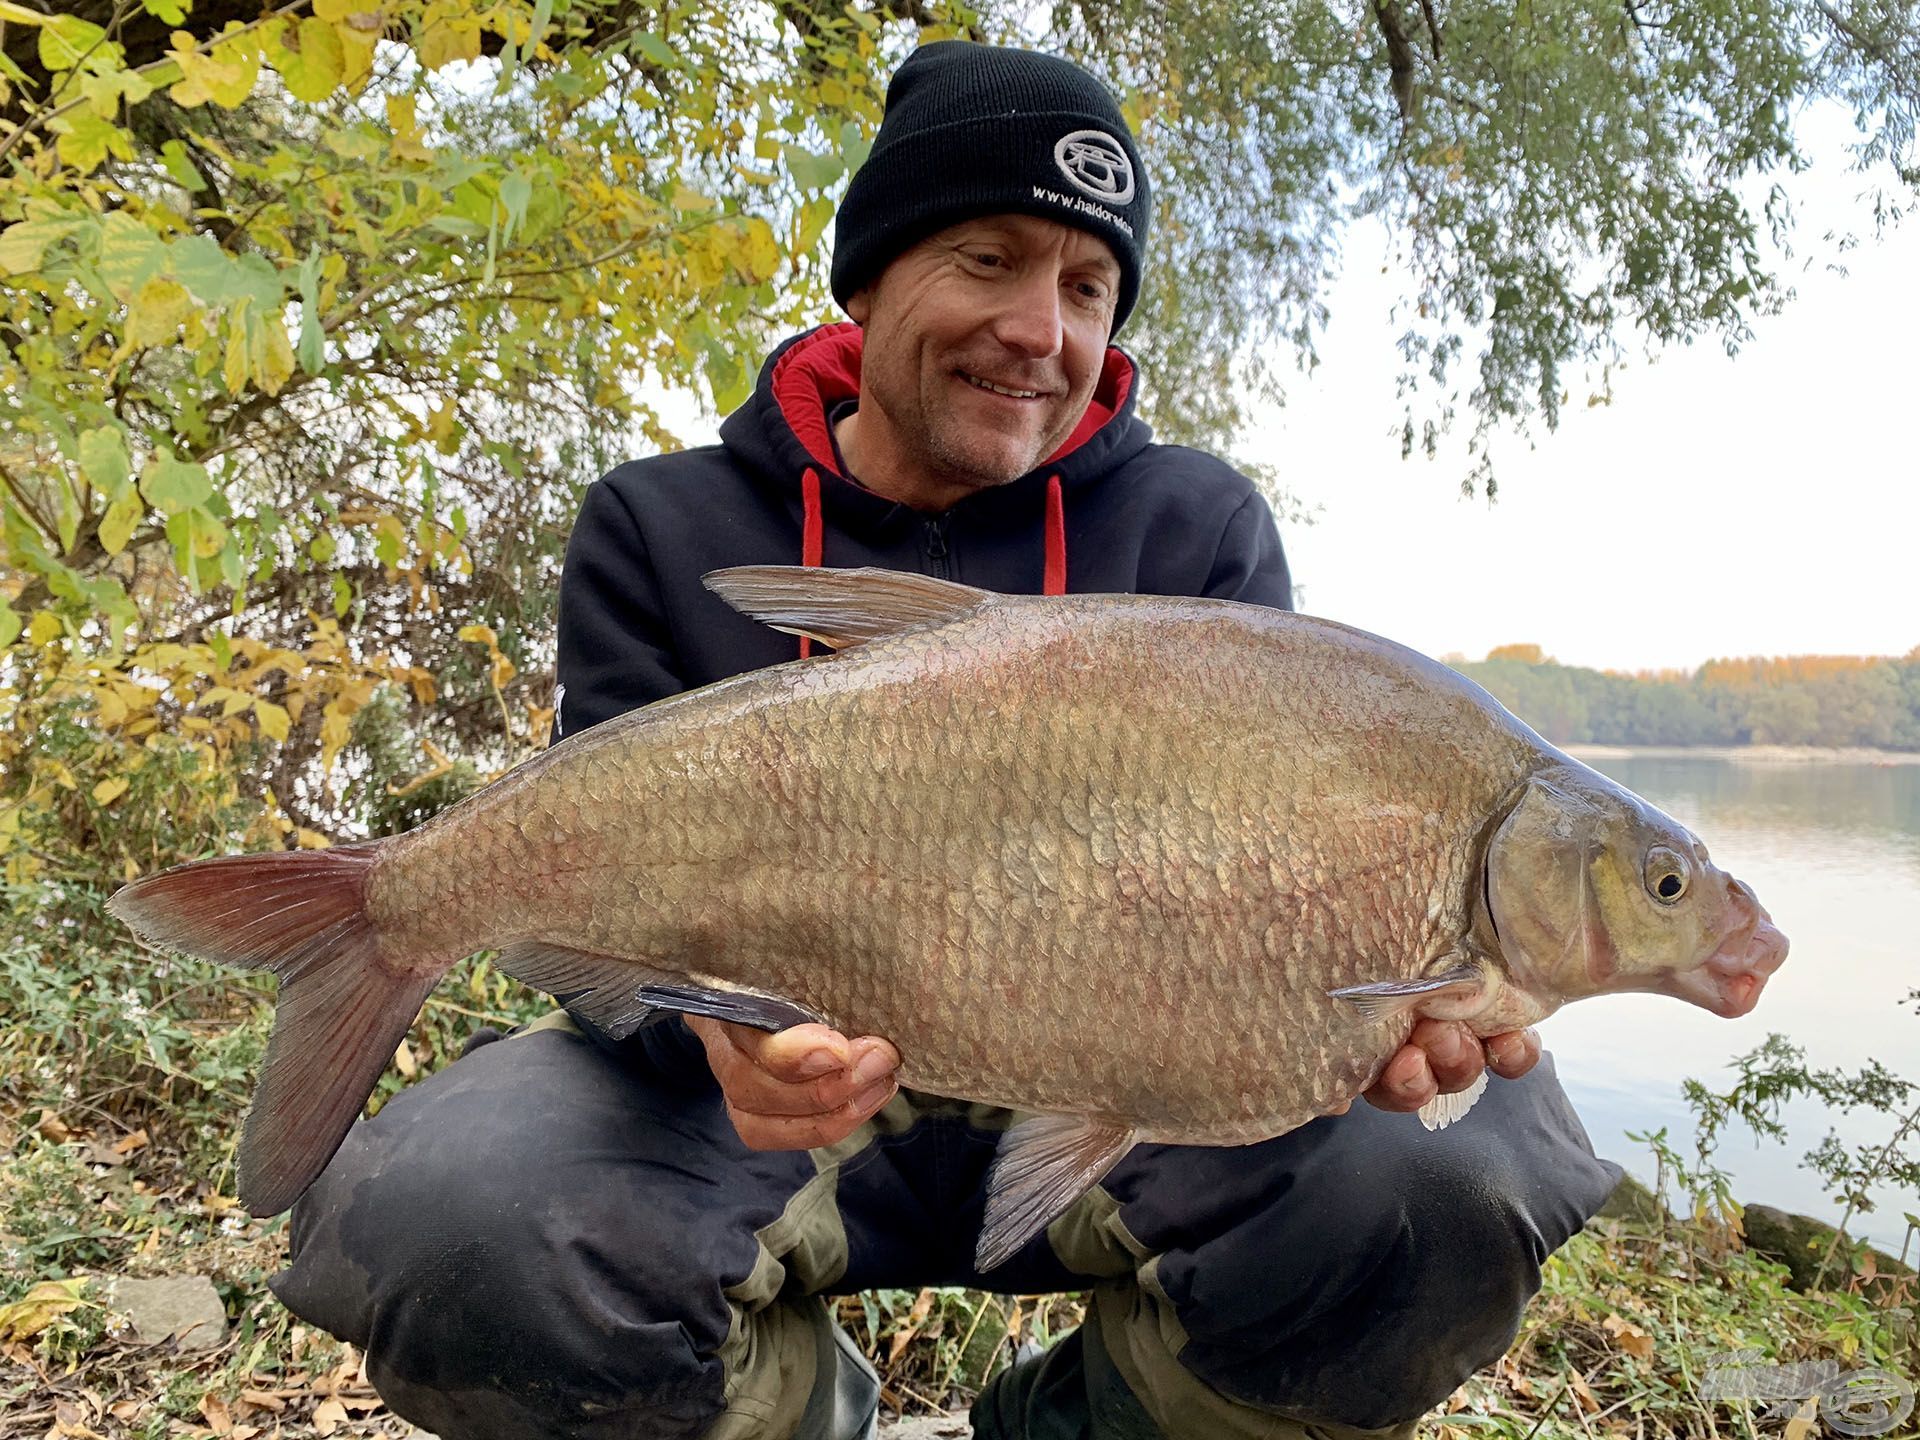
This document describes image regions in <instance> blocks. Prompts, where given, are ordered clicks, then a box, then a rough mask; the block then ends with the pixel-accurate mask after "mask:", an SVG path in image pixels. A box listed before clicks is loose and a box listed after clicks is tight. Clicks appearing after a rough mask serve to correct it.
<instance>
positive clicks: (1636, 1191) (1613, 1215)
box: [1597, 1173, 1666, 1225]
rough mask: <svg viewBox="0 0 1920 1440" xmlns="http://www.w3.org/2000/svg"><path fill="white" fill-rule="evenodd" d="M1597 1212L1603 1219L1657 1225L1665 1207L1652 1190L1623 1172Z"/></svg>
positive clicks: (1664, 1211)
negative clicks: (1605, 1201)
mask: <svg viewBox="0 0 1920 1440" xmlns="http://www.w3.org/2000/svg"><path fill="white" fill-rule="evenodd" d="M1597 1214H1598V1216H1599V1218H1601V1219H1603V1220H1630V1221H1633V1222H1635V1223H1636V1224H1640V1225H1658V1224H1659V1223H1660V1221H1661V1220H1662V1218H1663V1217H1664V1216H1665V1214H1666V1207H1665V1206H1664V1205H1662V1204H1661V1203H1660V1201H1659V1200H1658V1199H1657V1198H1656V1197H1655V1195H1654V1193H1653V1191H1651V1190H1649V1189H1648V1188H1647V1187H1646V1186H1645V1185H1642V1184H1641V1183H1640V1182H1639V1181H1638V1180H1636V1179H1635V1178H1634V1177H1633V1176H1632V1175H1630V1174H1624V1173H1623V1174H1622V1175H1621V1176H1620V1183H1619V1184H1618V1185H1616V1186H1614V1187H1613V1194H1611V1195H1609V1196H1608V1197H1607V1203H1606V1204H1604V1205H1602V1206H1601V1207H1600V1209H1599V1211H1598V1212H1597Z"/></svg>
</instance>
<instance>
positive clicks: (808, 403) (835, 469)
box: [772, 322, 1133, 475]
mask: <svg viewBox="0 0 1920 1440" xmlns="http://www.w3.org/2000/svg"><path fill="white" fill-rule="evenodd" d="M863 338H864V337H863V336H862V333H861V330H860V327H859V326H858V325H855V324H852V323H851V322H843V323H841V324H837V325H822V326H821V327H820V328H819V329H818V330H815V331H814V332H813V333H812V334H811V335H807V336H805V337H803V338H802V339H800V340H797V341H795V342H794V343H793V344H792V345H790V346H789V347H787V352H786V353H785V354H784V355H782V356H781V357H780V358H779V359H778V360H776V361H775V362H774V366H773V382H772V390H773V400H774V404H775V405H777V406H778V407H779V409H780V415H781V418H782V419H784V420H785V421H786V422H787V425H788V426H789V427H790V428H791V429H792V431H793V433H794V435H795V436H797V437H798V438H799V441H800V443H801V445H802V446H804V447H805V448H806V452H807V454H808V455H809V456H810V457H811V458H812V459H813V461H814V463H815V464H817V465H819V466H820V467H821V468H822V469H824V470H826V471H829V472H831V473H832V474H836V475H837V474H839V473H840V467H839V466H838V465H837V464H836V463H835V461H834V455H833V435H832V432H831V431H830V430H829V429H828V426H827V416H828V414H829V413H831V412H832V410H833V408H834V407H835V406H836V405H838V404H840V403H841V402H842V401H845V400H857V399H859V398H860V346H861V342H862V339H863ZM1132 390H1133V362H1132V361H1131V360H1129V359H1127V357H1126V356H1125V355H1124V354H1122V353H1121V352H1120V351H1119V350H1117V349H1114V348H1113V347H1112V346H1109V347H1108V348H1107V354H1106V359H1105V361H1104V362H1103V363H1102V365H1101V367H1100V381H1099V383H1098V384H1097V385H1095V386H1094V390H1093V399H1092V400H1091V401H1089V402H1088V404H1087V413H1086V414H1084V415H1082V416H1081V417H1080V423H1079V424H1078V425H1076V426H1074V427H1073V433H1072V434H1071V435H1069V436H1067V441H1066V444H1064V445H1062V446H1061V447H1060V448H1059V449H1058V450H1056V451H1054V452H1053V454H1051V455H1049V456H1048V457H1047V458H1046V460H1045V461H1044V462H1043V463H1044V464H1046V465H1055V464H1058V463H1059V462H1060V461H1062V460H1064V459H1065V458H1066V457H1067V456H1069V455H1071V454H1072V453H1073V452H1074V451H1075V450H1078V449H1079V448H1080V447H1081V446H1082V445H1084V444H1086V443H1087V441H1089V440H1091V439H1092V438H1093V437H1094V436H1095V435H1097V434H1099V433H1100V431H1101V430H1102V429H1104V428H1105V427H1106V425H1107V423H1108V422H1109V421H1111V420H1112V419H1113V417H1114V416H1116V415H1118V414H1119V413H1120V411H1121V409H1122V408H1123V407H1124V406H1125V405H1126V403H1127V396H1128V395H1129V394H1130V393H1131V392H1132Z"/></svg>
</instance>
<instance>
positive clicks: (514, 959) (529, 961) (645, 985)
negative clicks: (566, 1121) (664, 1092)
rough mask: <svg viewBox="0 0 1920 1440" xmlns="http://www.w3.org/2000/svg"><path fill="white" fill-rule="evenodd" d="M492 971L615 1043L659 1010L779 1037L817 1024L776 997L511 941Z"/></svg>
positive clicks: (809, 1014)
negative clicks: (558, 999)
mask: <svg viewBox="0 0 1920 1440" xmlns="http://www.w3.org/2000/svg"><path fill="white" fill-rule="evenodd" d="M500 968H501V969H502V970H504V971H506V972H507V973H508V974H509V975H511V976H513V977H514V978H515V979H518V980H524V981H526V982H527V984H529V985H532V986H535V987H536V988H538V989H541V990H545V991H546V992H547V993H548V994H550V995H563V996H565V997H566V1001H567V1004H568V1006H569V1007H571V1008H572V1009H575V1010H577V1011H579V1012H580V1013H581V1014H582V1015H585V1016H586V1017H587V1019H589V1020H591V1021H592V1022H593V1023H594V1024H595V1025H597V1026H598V1027H599V1028H600V1029H601V1030H603V1031H605V1032H606V1033H607V1034H608V1035H609V1036H611V1037H612V1038H613V1039H615V1040H624V1039H626V1037H627V1036H629V1035H631V1034H632V1033H633V1032H634V1031H636V1030H638V1029H639V1028H640V1027H641V1026H642V1025H644V1024H646V1023H647V1021H648V1020H650V1019H652V1018H653V1016H654V1015H655V1014H656V1013H657V1012H658V1011H661V1010H677V1011H679V1012H681V1013H682V1014H685V1015H711V1016H713V1017H714V1018H715V1019H716V1020H731V1021H734V1022H735V1023H737V1024H741V1025H752V1026H754V1027H756V1028H757V1029H761V1030H785V1029H787V1028H788V1027H789V1026H792V1025H808V1024H815V1023H818V1022H819V1020H820V1017H819V1016H818V1015H816V1014H814V1013H813V1012H812V1011H811V1010H808V1009H805V1008H804V1007H802V1006H799V1005H796V1004H794V1003H793V1002H792V1001H791V1000H783V999H781V998H780V997H779V996H778V995H768V994H764V993H762V992H761V991H758V990H747V989H742V988H740V987H737V986H732V985H728V984H727V983H726V982H724V981H719V980H714V979H713V978H712V977H710V976H700V975H692V976H689V975H681V974H674V973H672V972H670V971H666V970H661V969H657V968H655V967H654V966H651V965H648V964H646V963H644V962H642V961H638V960H631V959H628V958H626V957H624V956H620V955H601V954H597V953H596V952H594V951H591V950H577V949H574V948H572V947H570V946H566V945H553V944H549V943H548V942H546V941H543V940H516V941H514V942H513V943H511V944H509V945H507V946H505V947H504V948H502V950H501V951H500Z"/></svg>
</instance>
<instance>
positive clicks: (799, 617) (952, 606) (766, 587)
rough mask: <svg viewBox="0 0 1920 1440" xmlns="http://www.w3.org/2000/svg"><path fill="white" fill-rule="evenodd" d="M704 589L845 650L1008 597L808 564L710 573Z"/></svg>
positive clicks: (928, 579)
mask: <svg viewBox="0 0 1920 1440" xmlns="http://www.w3.org/2000/svg"><path fill="white" fill-rule="evenodd" d="M700 580H701V583H702V584H703V585H705V586H706V587H707V588H708V589H709V590H711V591H713V593H714V594H716V595H718V596H719V597H720V598H721V599H722V600H724V601H726V602H727V603H728V604H729V605H731V606H733V608H734V609H736V610H738V611H739V612H740V613H741V614H743V615H751V616H752V617H753V618H754V619H756V620H759V621H761V622H762V623H764V624H767V625H771V626H772V627H773V628H774V629H776V630H784V631H786V632H787V633H788V634H789V635H806V636H809V637H811V638H812V639H814V640H818V641H819V642H820V643H821V644H822V645H827V646H831V647H832V648H833V649H835V650H844V649H846V648H847V647H848V646H849V645H858V644H860V643H861V642H862V641H866V640H877V639H879V638H880V637H881V636H883V635H893V634H896V633H898V632H899V631H901V630H905V629H908V628H909V627H911V626H914V625H926V624H941V623H944V622H946V621H949V620H957V619H959V618H960V617H961V616H962V615H970V614H972V613H973V612H974V611H975V610H978V609H979V608H980V607H981V606H983V605H991V604H994V603H995V602H997V601H998V600H1000V599H1001V598H1002V597H1000V596H998V595H996V594H994V593H993V592H992V591H991V590H976V589H974V588H973V586H971V585H958V584H955V583H954V582H953V581H951V580H936V579H934V578H933V577H932V576H931V575H909V574H907V573H905V572H904V571H900V570H880V569H876V568H874V567H871V566H869V567H867V568H865V569H861V570H825V569H811V568H808V567H806V566H802V565H734V566H730V567H728V568H727V569H725V570H709V571H708V572H707V573H706V574H705V575H703V576H701V577H700Z"/></svg>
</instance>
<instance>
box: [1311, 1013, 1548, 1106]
mask: <svg viewBox="0 0 1920 1440" xmlns="http://www.w3.org/2000/svg"><path fill="white" fill-rule="evenodd" d="M1539 1059H1540V1036H1539V1034H1538V1032H1536V1031H1533V1030H1508V1031H1506V1032H1505V1033H1504V1034H1500V1035H1489V1036H1488V1037H1487V1039H1486V1041H1485V1043H1484V1044H1483V1043H1482V1042H1481V1040H1480V1037H1479V1036H1477V1035H1475V1034H1474V1033H1473V1031H1471V1030H1469V1029H1468V1028H1467V1027H1466V1026H1465V1025H1464V1024H1463V1023H1461V1022H1460V1021H1458V1020H1422V1021H1421V1022H1420V1023H1419V1024H1418V1025H1415V1026H1414V1027H1413V1034H1412V1035H1410V1036H1408V1037H1407V1043H1406V1044H1405V1045H1402V1046H1401V1047H1400V1051H1399V1053H1398V1054H1396V1055H1395V1056H1394V1057H1393V1058H1392V1059H1391V1060H1389V1061H1388V1062H1387V1064H1386V1068H1385V1069H1383V1070H1382V1071H1381V1072H1380V1078H1379V1079H1378V1080H1376V1081H1374V1082H1373V1088H1372V1089H1371V1090H1369V1091H1367V1092H1366V1094H1365V1095H1364V1096H1363V1097H1362V1098H1363V1099H1365V1100H1366V1102H1367V1103H1368V1104H1369V1105H1373V1106H1375V1107H1377V1108H1378V1109H1381V1110H1394V1111H1404V1112H1412V1111H1415V1110H1418V1109H1419V1108H1420V1107H1421V1106H1422V1105H1424V1104H1426V1103H1427V1102H1428V1101H1429V1100H1431V1099H1433V1097H1434V1096H1436V1095H1443V1094H1444V1095H1451V1094H1453V1093H1454V1092H1455V1091H1458V1090H1464V1089H1466V1088H1467V1087H1468V1086H1469V1085H1471V1084H1473V1082H1474V1081H1475V1080H1478V1079H1479V1078H1480V1072H1481V1071H1483V1070H1492V1071H1493V1073H1494V1074H1496V1075H1500V1076H1504V1077H1505V1078H1506V1079H1508V1080H1518V1079H1519V1078H1520V1077H1521V1076H1522V1075H1524V1074H1526V1073H1527V1072H1528V1071H1529V1070H1531V1069H1532V1068H1533V1067H1534V1065H1535V1064H1537V1063H1538V1062H1539ZM1347 1109H1348V1107H1347V1106H1346V1105H1342V1106H1340V1107H1339V1108H1338V1109H1336V1110H1333V1111H1330V1112H1328V1113H1330V1114H1334V1115H1342V1114H1345V1113H1346V1111H1347Z"/></svg>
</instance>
